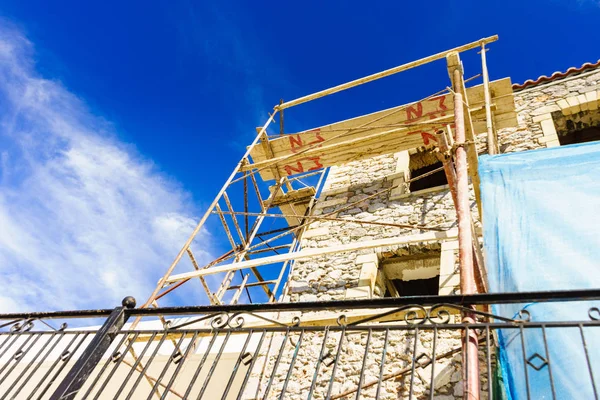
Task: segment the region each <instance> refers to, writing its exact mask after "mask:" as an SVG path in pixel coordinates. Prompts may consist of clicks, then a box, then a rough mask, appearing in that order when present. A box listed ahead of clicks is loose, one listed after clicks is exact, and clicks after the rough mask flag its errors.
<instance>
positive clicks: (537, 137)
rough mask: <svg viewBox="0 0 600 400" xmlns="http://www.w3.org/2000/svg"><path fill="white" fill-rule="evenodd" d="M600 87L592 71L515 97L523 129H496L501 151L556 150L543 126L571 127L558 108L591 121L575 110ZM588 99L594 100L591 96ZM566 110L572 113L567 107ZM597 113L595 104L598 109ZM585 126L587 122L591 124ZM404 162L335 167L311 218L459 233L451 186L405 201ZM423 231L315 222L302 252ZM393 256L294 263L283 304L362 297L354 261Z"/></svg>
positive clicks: (482, 147) (387, 159)
mask: <svg viewBox="0 0 600 400" xmlns="http://www.w3.org/2000/svg"><path fill="white" fill-rule="evenodd" d="M599 88H600V71H597V72H596V71H592V73H589V72H588V73H587V74H583V75H580V76H576V77H572V78H567V79H564V80H559V81H556V82H551V83H548V84H543V85H538V86H535V87H533V88H528V89H525V90H522V91H519V92H516V93H515V107H516V111H517V120H518V126H516V127H514V128H506V129H501V130H499V132H498V142H499V147H500V150H501V152H502V153H508V152H516V151H526V150H533V149H538V148H544V147H547V146H554V145H557V143H558V142H557V137H556V130H555V131H554V136H552V132H550V134H549V133H548V132H547V131H548V129H544V124H545V122H544V121H547V120H548V118H549V117H550V116H552V113H554V118H553V122H552V124H553V125H552V126H554V121H556V124H557V125H558V131H559V132H560V130H561V124H562V125H566V123H567V122H568V121H565V118H563V119H560V118H559V116H558V115H557V112H558V114H560V112H561V110H562V111H563V112H564V111H565V110H566V111H567V112H568V113H571V114H572V115H573V117H570V118H571V119H576V120H577V121H581V120H583V121H587V120H589V119H590V118H592V117H590V116H588V113H590V114H591V113H596V114H597V113H598V111H597V110H596V111H594V110H592V109H591V108H593V106H591V105H586V106H583V105H579V107H578V108H577V107H576V105H577V104H584V101H585V100H586V99H594V104H596V102H595V101H596V99H597V98H600V90H599ZM591 93H593V94H594V96H593V97H592V96H590V94H591ZM596 93H598V95H596ZM582 96H584V97H583V99H584V100H582ZM585 96H587V97H585ZM565 104H568V105H569V107H571V108H570V109H566V108H565ZM589 104H591V103H589ZM573 105H575V107H574V106H573ZM582 108H585V110H582ZM597 108H598V107H597V104H596V106H595V109H597ZM584 114H585V115H584ZM575 117H576V118H575ZM586 118H587V119H586ZM586 123H588V124H589V121H588V122H586ZM545 131H546V132H545ZM485 138H486V135H485V134H482V135H478V137H477V145H478V151H479V152H480V153H485V152H487V146H486V141H485ZM399 157H401V154H395V155H391V154H390V155H384V156H378V157H373V158H371V159H366V160H361V161H355V162H351V163H348V164H345V165H340V166H336V167H332V168H331V169H330V171H329V175H328V177H327V180H326V183H325V187H324V190H323V192H322V194H321V196H320V199H319V201H318V202H317V205H316V208H315V211H314V215H327V216H335V217H339V218H346V219H356V220H361V221H377V222H383V223H392V224H399V225H423V226H427V227H437V228H443V229H447V228H451V227H454V226H455V224H456V215H455V211H454V205H453V202H452V198H451V195H450V193H449V190H448V189H447V188H446V187H438V188H434V189H430V190H425V191H422V192H417V193H414V194H412V193H407V194H404V195H400V196H398V195H397V194H395V193H396V191H395V190H392V186H393V185H397V184H398V180H397V177H398V171H397V168H398V162H399V160H398V158H399ZM474 202H475V199H474V196H473V195H472V196H471V203H472V211H473V214H474V218H475V219H476V220H477V219H478V215H477V210H476V207H475V204H474ZM422 232H425V231H423V230H419V229H410V228H403V227H393V226H387V227H383V226H376V225H367V224H358V223H355V222H340V221H316V222H314V223H312V224H311V226H310V229H308V230H307V231H306V232H305V233H304V235H303V238H302V248H303V249H311V248H321V247H329V246H336V245H340V244H348V243H356V242H362V241H368V240H373V239H378V238H388V237H396V236H401V235H410V234H415V233H422ZM413 248H414V246H411V249H410V251H413V250H414V249H413ZM390 251H391V252H397V251H398V249H397V248H395V249H394V248H392V249H375V250H361V251H355V252H346V253H337V254H333V255H327V256H320V257H316V258H314V259H309V260H302V261H297V262H296V263H295V264H294V266H293V270H292V271H291V273H290V278H289V282H288V285H287V297H286V299H288V300H289V301H312V300H332V299H342V298H351V297H363V296H364V293H361V292H356V291H353V290H352V289H353V288H356V287H358V286H359V280H360V272H361V264H360V263H357V262H356V260H357V257H358V256H360V255H364V254H373V253H376V254H378V257H379V259H381V254H383V253H385V252H390ZM370 296H377V293H371V294H370Z"/></svg>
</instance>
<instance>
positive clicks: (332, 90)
mask: <svg viewBox="0 0 600 400" xmlns="http://www.w3.org/2000/svg"><path fill="white" fill-rule="evenodd" d="M496 40H498V35H494V36H490V37H486V38H483V39H479V40H478V41H476V42H472V43H468V44H464V45H462V46H458V47H455V48H453V49H450V50H446V51H442V52H440V53H437V54H433V55H431V56H428V57H424V58H421V59H419V60H416V61H411V62H409V63H406V64H402V65H399V66H397V67H394V68H390V69H386V70H385V71H381V72H377V73H376V74H372V75H368V76H365V77H363V78H359V79H355V80H353V81H350V82H347V83H343V84H341V85H338V86H334V87H332V88H329V89H325V90H321V91H319V92H316V93H313V94H309V95H307V96H303V97H300V98H298V99H295V100H291V101H286V102H285V103H283V104H279V105H277V106H275V110H283V109H286V108H290V107H293V106H297V105H298V104H302V103H306V102H307V101H311V100H315V99H318V98H320V97H325V96H328V95H330V94H333V93H337V92H341V91H342V90H346V89H350V88H353V87H355V86H359V85H362V84H365V83H368V82H372V81H375V80H377V79H381V78H385V77H386V76H390V75H394V74H397V73H398V72H402V71H406V70H408V69H411V68H414V67H418V66H419V65H423V64H427V63H430V62H432V61H436V60H440V59H442V58H444V57H445V56H446V54H448V53H450V52H453V51H456V52H461V51H466V50H471V49H475V48H477V47H479V46H481V44H482V43H483V44H486V43H492V42H495V41H496Z"/></svg>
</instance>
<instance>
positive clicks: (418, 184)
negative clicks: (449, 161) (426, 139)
mask: <svg viewBox="0 0 600 400" xmlns="http://www.w3.org/2000/svg"><path fill="white" fill-rule="evenodd" d="M441 167H442V163H441V162H440V161H438V162H436V163H433V164H430V165H427V166H424V167H421V168H417V169H415V170H413V171H411V173H410V179H414V178H416V177H418V176H421V175H424V174H426V173H428V172H431V171H433V170H435V169H438V168H441ZM446 184H448V180H447V179H446V174H445V173H444V170H440V171H438V172H435V173H433V174H431V175H428V176H426V177H424V178H421V179H418V180H416V181H413V182H411V183H410V186H409V188H410V191H411V192H416V191H417V190H423V189H429V188H433V187H436V186H442V185H446Z"/></svg>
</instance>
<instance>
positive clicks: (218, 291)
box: [142, 36, 516, 308]
mask: <svg viewBox="0 0 600 400" xmlns="http://www.w3.org/2000/svg"><path fill="white" fill-rule="evenodd" d="M497 39H498V37H497V36H492V37H487V38H483V39H481V40H478V41H476V42H472V43H469V44H466V45H463V46H459V47H456V48H453V49H450V50H446V51H443V52H440V53H437V54H434V55H431V56H428V57H425V58H422V59H420V60H417V61H413V62H410V63H407V64H403V65H400V66H398V67H395V68H391V69H388V70H385V71H382V72H378V73H376V74H373V75H369V76H366V77H363V78H360V79H357V80H354V81H351V82H347V83H344V84H342V85H338V86H335V87H333V88H330V89H326V90H323V91H320V92H317V93H313V94H311V95H308V96H304V97H301V98H298V99H296V100H292V101H288V102H283V101H282V102H280V103H279V104H277V105H276V106H275V107H274V112H273V113H272V114H271V115H270V117H269V119H268V120H267V122H266V123H265V124H264V126H262V127H261V128H257V129H256V130H257V135H256V137H255V139H254V140H253V141H252V143H251V144H250V145H249V146H248V147H247V151H246V153H245V154H244V155H243V156H242V158H241V160H240V161H239V163H238V164H237V165H236V167H235V168H234V170H233V172H232V173H231V175H230V176H229V178H228V179H227V180H226V182H225V184H224V185H223V187H222V188H221V190H220V191H219V193H218V194H217V196H216V197H215V199H214V200H213V202H212V203H211V204H210V205H209V207H208V208H207V210H206V212H205V214H204V215H203V217H202V218H201V219H200V221H199V223H198V225H197V226H196V228H195V229H194V230H193V232H192V233H191V235H190V236H189V238H188V240H187V241H186V242H185V244H184V245H183V247H182V248H181V250H180V252H179V254H177V256H176V257H175V260H174V261H173V262H172V263H171V265H170V266H169V267H168V268H167V270H166V272H165V273H164V275H163V276H162V277H161V279H160V280H159V281H158V283H157V285H156V288H155V289H154V291H153V292H152V293H151V295H150V296H149V297H148V299H147V300H146V302H145V303H144V304H143V305H142V308H144V307H151V306H154V307H155V306H157V301H158V300H160V299H161V298H163V297H165V296H167V295H169V294H170V293H172V292H173V291H175V290H176V289H178V288H179V287H181V286H183V285H184V284H186V283H187V282H188V281H191V280H198V281H199V283H200V284H201V287H202V289H203V291H204V292H205V293H206V296H207V298H208V301H209V302H210V304H224V303H227V302H228V303H229V304H235V303H237V302H239V301H240V299H241V298H242V296H243V294H244V292H245V293H246V296H247V297H248V299H247V300H248V301H252V300H251V298H250V290H249V289H250V288H252V289H253V293H254V294H255V297H258V298H260V299H265V300H266V301H267V302H274V301H277V299H278V296H279V295H280V294H281V293H282V289H283V285H284V281H285V278H286V277H287V274H288V273H289V271H290V268H291V267H292V266H293V262H294V261H295V260H299V259H303V258H309V257H314V256H316V255H321V254H327V253H331V252H338V251H349V250H352V249H354V248H367V247H378V246H380V245H381V241H380V240H379V241H378V240H374V241H372V243H362V244H356V245H350V246H346V247H343V246H342V247H338V248H325V249H317V250H314V249H311V250H302V249H301V246H300V242H301V239H302V234H303V232H304V231H305V230H306V229H307V227H308V226H310V224H311V223H313V222H315V221H322V220H339V218H337V217H336V214H337V213H338V212H339V211H340V210H336V214H334V213H330V214H322V215H313V214H312V210H313V208H314V206H315V204H316V202H317V201H318V194H319V193H320V191H321V190H322V189H323V183H324V181H325V179H324V178H325V176H326V173H327V168H328V167H331V166H334V165H340V164H344V163H348V162H351V161H356V160H362V159H365V158H371V157H374V156H377V155H382V154H391V153H397V152H400V151H403V150H410V149H416V148H419V147H422V146H435V147H436V148H437V149H439V152H438V157H439V158H440V160H443V162H444V170H445V172H446V175H447V178H448V182H449V185H450V188H451V191H452V194H453V199H454V201H455V203H456V204H458V202H457V196H456V189H457V188H456V185H455V182H456V180H457V179H458V180H460V178H459V177H457V176H455V175H456V174H455V173H454V172H453V166H452V163H453V157H454V159H455V160H454V161H457V160H456V154H455V153H456V152H458V153H460V152H461V151H462V150H463V149H464V150H465V152H466V159H467V162H466V165H468V176H469V178H470V180H471V183H472V184H473V189H474V191H475V197H476V200H477V205H478V208H479V211H480V210H481V201H480V194H479V176H478V173H477V154H478V151H477V146H476V143H475V136H476V135H477V134H481V133H485V134H486V135H487V148H488V152H489V153H491V154H494V153H495V152H496V149H497V143H496V142H497V141H496V133H495V132H496V130H497V129H501V128H504V127H509V126H515V125H516V113H515V108H514V99H513V96H512V86H511V82H510V79H509V78H504V79H500V80H496V81H493V82H490V80H489V76H488V71H487V66H486V50H487V49H486V45H487V44H489V43H492V42H494V41H496V40H497ZM472 49H480V50H481V51H480V54H481V65H482V69H481V73H480V74H477V75H475V77H479V76H482V77H483V84H481V85H478V86H474V87H469V88H467V87H466V86H465V83H466V82H467V80H465V78H464V72H463V67H462V63H461V60H460V58H459V53H460V52H464V51H467V50H472ZM444 58H445V59H446V60H447V69H448V73H449V75H450V78H451V85H450V86H449V87H447V88H445V89H443V90H441V91H440V92H438V93H434V94H432V95H430V96H428V97H425V98H424V99H421V100H419V101H416V102H413V103H409V104H404V105H400V106H397V107H393V108H390V109H386V110H382V111H378V112H375V113H372V114H368V115H362V116H359V117H356V118H353V119H350V120H346V121H341V122H336V123H333V124H330V125H326V126H322V127H319V128H315V129H309V130H306V131H302V132H298V133H288V132H286V131H285V125H284V110H286V109H289V108H291V107H294V106H297V105H300V104H303V103H306V102H309V101H313V100H316V99H319V98H322V97H324V96H328V95H331V94H333V93H337V92H340V91H343V90H347V89H350V88H353V87H356V86H359V85H362V84H365V83H368V82H372V81H375V80H377V79H381V78H384V77H387V76H390V75H393V74H396V73H399V72H402V71H406V70H408V69H411V68H414V67H417V66H420V65H424V64H426V63H430V62H432V61H435V60H440V59H444ZM458 99H460V100H458ZM458 102H460V104H458ZM459 114H460V115H459ZM457 117H462V121H463V126H464V133H465V139H464V140H462V139H458V137H457V133H458V132H457V131H458V130H459V129H458V128H457V126H456V124H457V119H459V118H457ZM276 120H278V122H279V133H278V134H277V135H269V134H268V133H267V130H268V129H270V128H271V127H272V125H274V122H275V121H276ZM453 132H454V133H453ZM267 182H270V183H271V185H269V187H268V193H265V186H266V183H267ZM315 182H316V183H315ZM392 189H394V187H391V188H388V189H386V191H389V190H392ZM379 194H381V193H376V194H375V195H373V197H375V196H376V195H379ZM362 201H364V199H363V200H362ZM351 206H352V204H349V205H348V206H346V207H344V208H350V207H351ZM342 210H343V209H342ZM211 218H212V219H213V220H216V221H218V222H217V224H218V225H220V226H219V228H220V232H214V229H215V226H214V224H213V226H212V227H211V233H212V235H213V236H216V237H219V236H221V237H226V238H227V242H228V243H229V245H230V248H229V249H228V250H227V251H226V252H224V253H223V254H222V255H220V256H219V257H217V258H215V259H214V260H211V261H209V262H204V263H200V262H199V261H198V260H197V258H196V256H195V252H196V248H199V247H197V246H199V245H200V244H199V243H198V242H197V241H196V239H197V237H198V235H199V233H200V232H201V231H202V230H203V229H204V228H205V227H206V226H207V225H208V224H209V220H210V219H211ZM470 219H471V217H470V216H469V220H470ZM268 220H269V221H270V227H269V228H268V229H265V228H264V227H265V226H266V225H267V223H266V221H268ZM343 221H344V222H348V223H360V224H376V225H377V224H379V225H389V226H397V227H404V228H415V229H419V230H425V231H427V230H431V231H436V230H437V229H436V228H435V227H426V226H419V225H399V224H387V223H383V222H378V221H362V220H355V219H351V218H346V217H345V218H344V219H343ZM471 225H472V222H469V227H471ZM459 230H460V228H459ZM437 234H438V235H440V234H442V233H441V232H439V233H437ZM419 239H422V238H421V237H417V238H414V240H419ZM404 240H405V239H401V238H398V241H404ZM471 241H472V242H473V243H474V244H475V241H476V240H475V239H471ZM388 242H389V240H388ZM392 242H393V240H392ZM386 243H387V242H386ZM475 247H476V248H478V246H474V248H475ZM184 258H187V259H188V260H187V261H188V262H187V263H184V262H183V261H182V260H183V259H184ZM475 259H476V262H475V264H476V265H477V266H478V268H477V272H476V274H475V278H477V281H478V286H479V287H480V289H481V286H483V285H484V280H483V279H482V275H483V272H481V271H482V269H483V265H482V264H483V263H482V257H481V255H480V252H479V251H475ZM184 264H187V266H188V268H189V266H191V267H192V270H191V271H188V272H179V273H175V272H176V268H177V267H178V266H180V265H184ZM266 268H269V270H268V273H267V274H265V273H264V272H263V270H264V269H266ZM236 273H238V274H239V278H237V280H238V282H235V281H234V278H235V274H236ZM267 275H268V278H265V277H264V276H267ZM214 276H218V277H219V279H220V283H218V286H217V287H214V286H215V279H211V280H210V281H209V277H214ZM474 281H475V279H474ZM211 284H212V285H213V287H211ZM256 288H260V289H261V292H264V294H262V295H257V294H256Z"/></svg>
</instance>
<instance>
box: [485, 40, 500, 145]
mask: <svg viewBox="0 0 600 400" xmlns="http://www.w3.org/2000/svg"><path fill="white" fill-rule="evenodd" d="M486 51H487V49H486V48H485V43H483V42H482V43H481V74H482V75H483V96H484V99H485V127H486V130H487V148H488V154H497V153H498V149H497V148H496V147H497V143H496V137H495V136H494V127H493V125H492V104H491V103H492V100H491V95H490V77H489V75H488V69H487V62H486V56H485V52H486Z"/></svg>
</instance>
